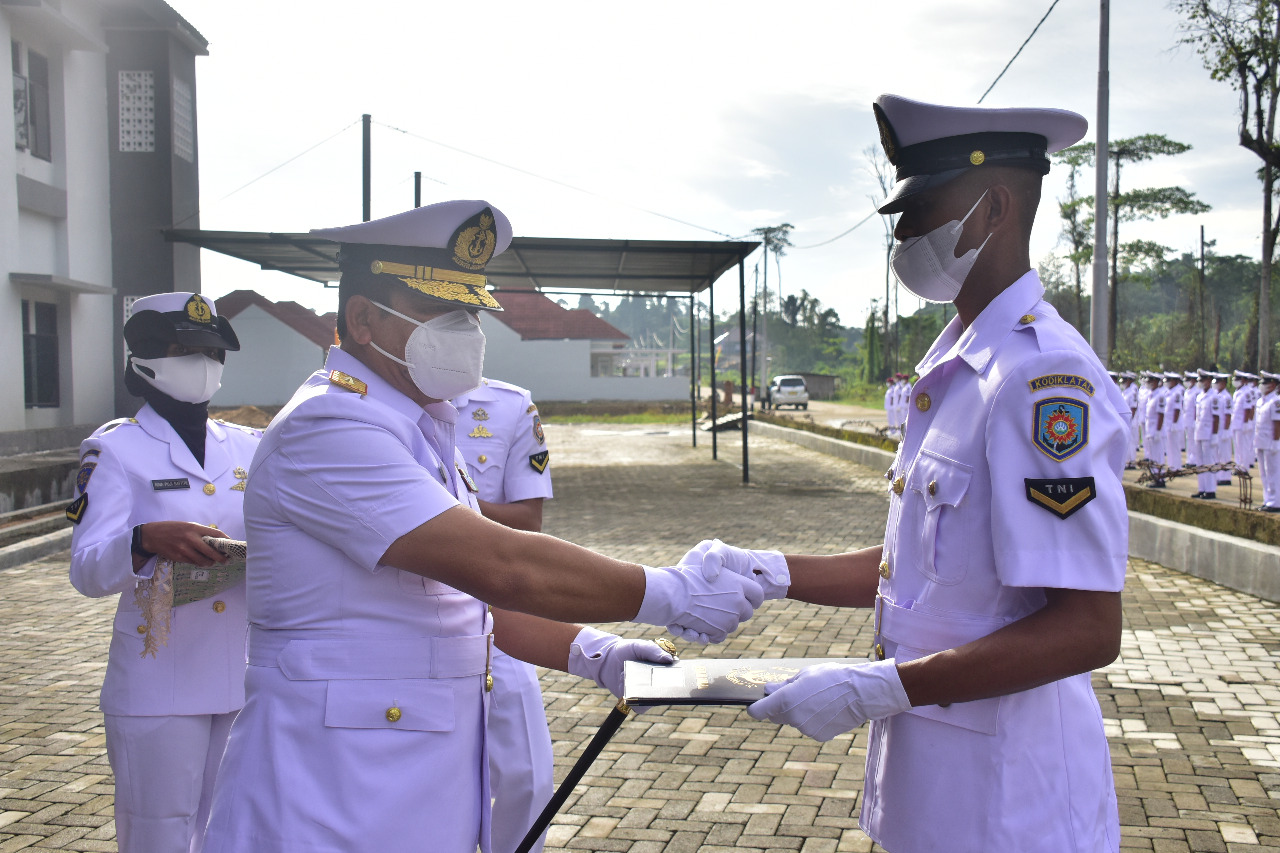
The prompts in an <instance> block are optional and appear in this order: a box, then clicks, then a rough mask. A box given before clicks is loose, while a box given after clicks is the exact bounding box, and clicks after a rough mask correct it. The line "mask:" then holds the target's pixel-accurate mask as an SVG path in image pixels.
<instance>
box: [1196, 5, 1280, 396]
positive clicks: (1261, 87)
mask: <svg viewBox="0 0 1280 853" xmlns="http://www.w3.org/2000/svg"><path fill="white" fill-rule="evenodd" d="M1173 6H1174V9H1175V10H1177V11H1178V12H1180V13H1181V14H1182V15H1183V16H1185V18H1186V21H1185V23H1184V24H1183V25H1182V32H1183V37H1182V39H1181V43H1182V44H1189V45H1194V46H1195V49H1196V52H1197V53H1199V54H1200V58H1201V60H1202V61H1203V62H1204V66H1205V68H1206V69H1208V71H1209V76H1210V77H1211V78H1213V79H1214V80H1218V81H1221V82H1225V83H1227V84H1228V85H1230V86H1231V88H1232V89H1234V90H1235V92H1236V94H1237V95H1238V96H1239V99H1240V107H1239V108H1240V126H1239V142H1240V146H1241V147H1243V148H1245V149H1247V150H1249V151H1252V152H1253V153H1254V154H1255V155H1257V157H1258V159H1259V160H1261V161H1262V168H1261V170H1260V172H1259V175H1260V177H1261V179H1262V265H1261V267H1262V268H1261V270H1260V274H1259V279H1258V295H1257V308H1256V312H1257V324H1258V333H1257V344H1256V346H1257V361H1256V362H1254V361H1253V360H1252V359H1250V362H1249V363H1250V366H1253V365H1254V364H1255V363H1256V364H1257V366H1259V367H1261V368H1262V369H1263V370H1269V369H1271V356H1272V337H1271V265H1272V262H1273V260H1274V258H1275V250H1276V239H1277V236H1280V220H1277V218H1276V217H1275V216H1274V215H1273V212H1272V207H1273V205H1272V199H1273V197H1274V196H1275V195H1276V191H1277V187H1276V183H1277V181H1276V179H1277V177H1280V146H1278V145H1277V144H1276V106H1277V101H1280V80H1278V79H1277V78H1278V76H1280V75H1278V74H1277V71H1278V70H1280V3H1277V2H1276V0H1174V3H1173Z"/></svg>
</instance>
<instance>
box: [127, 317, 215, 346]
mask: <svg viewBox="0 0 1280 853" xmlns="http://www.w3.org/2000/svg"><path fill="white" fill-rule="evenodd" d="M124 340H125V343H126V344H128V346H129V349H130V350H132V351H134V352H138V351H139V350H140V349H141V350H143V351H145V350H147V349H148V348H147V347H146V346H145V344H143V341H146V340H152V341H160V342H162V343H166V344H168V343H177V344H182V345H183V346H186V347H214V348H216V349H221V350H231V351H232V352H235V351H237V350H239V349H240V339H239V338H237V337H236V333H235V330H234V329H232V328H231V322H230V321H229V320H227V318H226V317H214V318H213V320H212V322H210V323H208V324H205V323H196V322H193V321H192V320H190V319H189V318H188V317H187V315H186V312H185V311H166V312H160V311H139V312H138V313H137V314H134V315H133V316H132V317H130V318H129V322H127V323H125V325H124Z"/></svg>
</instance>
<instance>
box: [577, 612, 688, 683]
mask: <svg viewBox="0 0 1280 853" xmlns="http://www.w3.org/2000/svg"><path fill="white" fill-rule="evenodd" d="M675 659H676V656H675V655H673V654H671V653H670V652H666V651H663V650H662V649H661V648H659V647H658V644H657V643H655V642H653V641H652V640H628V639H624V638H623V637H619V636H618V635H616V634H610V633H608V632H607V631H598V630H596V629H595V628H592V627H589V626H588V627H584V628H583V629H582V630H581V631H579V632H578V636H576V637H574V638H573V644H572V645H570V646H569V672H570V673H571V674H572V675H576V676H578V677H579V678H590V679H591V680H592V681H594V682H595V683H596V684H598V685H600V686H601V687H603V688H604V689H605V690H608V691H609V692H610V693H612V694H613V695H614V696H616V697H618V698H619V699H621V698H622V665H623V664H624V663H626V662H627V661H629V660H643V661H649V662H650V663H673V662H674V661H675Z"/></svg>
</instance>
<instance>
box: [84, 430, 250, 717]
mask: <svg viewBox="0 0 1280 853" xmlns="http://www.w3.org/2000/svg"><path fill="white" fill-rule="evenodd" d="M261 435H262V433H261V432H259V431H258V430H255V429H250V428H249V427H241V426H235V425H232V424H223V423H220V422H218V421H213V420H210V421H207V422H206V424H205V445H204V465H203V466H202V465H200V464H199V463H198V462H196V459H195V457H194V456H192V455H191V451H190V450H189V449H188V448H187V446H186V444H184V443H183V441H182V439H181V438H180V437H179V436H178V433H177V432H176V431H175V430H174V429H173V427H172V426H170V425H169V422H168V421H166V420H165V419H164V418H162V417H161V416H160V415H159V414H157V413H156V411H155V409H153V408H151V406H150V405H145V406H143V407H142V408H141V409H140V410H139V411H138V415H137V417H136V418H131V419H127V420H118V421H112V422H111V423H108V424H105V425H103V426H102V427H99V428H98V429H97V430H96V431H95V432H94V433H93V435H91V436H89V438H87V439H85V440H84V442H83V443H82V444H81V445H80V458H81V463H80V464H81V468H80V474H79V476H78V478H77V480H78V485H77V494H78V495H81V496H83V495H87V496H88V498H87V500H88V505H87V507H86V508H85V510H84V514H83V515H82V516H81V520H80V523H79V524H77V525H76V526H75V529H74V530H73V531H72V534H71V570H70V574H71V583H72V585H73V586H75V588H76V589H78V590H79V591H80V592H82V593H84V594H85V595H89V596H93V597H95V598H99V597H102V596H107V595H115V594H117V593H118V594H119V595H120V601H119V604H118V605H117V606H116V616H115V624H114V625H113V630H112V632H111V652H110V656H109V658H108V660H107V673H106V678H105V680H104V681H103V684H102V693H101V696H100V700H99V701H100V705H101V707H102V710H103V713H106V714H119V715H123V716H143V717H150V716H167V715H184V714H225V713H228V712H230V711H234V710H236V709H237V708H239V707H240V706H241V705H243V704H244V643H245V634H246V631H247V630H248V628H247V617H246V614H245V588H244V585H243V584H240V585H238V586H235V587H232V588H231V589H228V590H224V591H223V592H221V593H219V594H218V595H217V596H216V597H215V598H212V599H206V600H203V601H193V602H191V603H190V604H183V605H180V606H178V607H175V608H173V611H172V613H171V615H170V621H169V638H168V641H167V643H165V644H164V645H161V646H159V647H158V648H157V649H156V653H155V656H154V657H151V656H147V657H145V658H144V657H143V656H142V651H143V635H144V633H145V631H146V627H145V625H144V622H143V619H142V614H141V611H140V610H139V608H138V605H137V603H136V602H135V601H134V588H135V586H136V585H137V583H138V581H139V580H141V579H144V578H149V577H151V575H152V572H154V571H155V565H156V559H155V558H154V557H153V558H152V559H150V560H148V561H147V562H146V563H145V564H144V565H143V566H142V569H141V570H140V571H139V572H137V573H136V574H135V573H134V571H133V557H132V554H131V551H130V546H131V544H132V541H133V528H134V526H135V525H138V524H145V523H146V522H149V521H192V522H195V523H196V524H204V525H207V526H216V527H217V528H218V529H219V530H221V531H222V532H223V533H225V534H226V535H227V536H228V537H230V538H232V539H243V538H244V512H243V510H242V505H243V502H244V495H245V492H244V488H245V483H246V482H247V478H248V473H247V472H248V468H249V463H250V462H251V461H252V459H253V452H254V449H255V448H256V447H257V446H258V439H259V438H260V437H261Z"/></svg>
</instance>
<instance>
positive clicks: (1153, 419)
mask: <svg viewBox="0 0 1280 853" xmlns="http://www.w3.org/2000/svg"><path fill="white" fill-rule="evenodd" d="M1165 390H1166V389H1165V387H1164V386H1163V385H1161V386H1160V387H1159V388H1152V389H1151V390H1150V391H1149V392H1148V393H1147V413H1146V422H1145V423H1144V424H1143V429H1145V430H1146V431H1147V435H1156V434H1157V433H1159V434H1160V435H1163V434H1164V431H1165V425H1164V424H1161V423H1160V415H1162V414H1164V404H1165V398H1166V396H1167V395H1166V393H1165Z"/></svg>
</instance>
